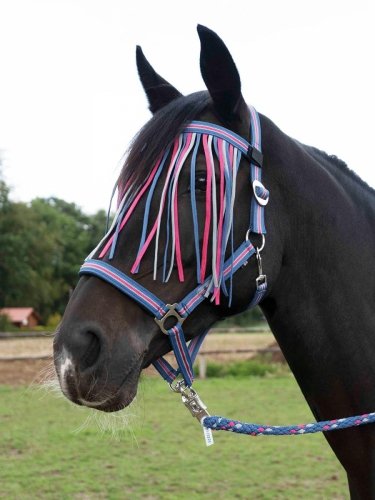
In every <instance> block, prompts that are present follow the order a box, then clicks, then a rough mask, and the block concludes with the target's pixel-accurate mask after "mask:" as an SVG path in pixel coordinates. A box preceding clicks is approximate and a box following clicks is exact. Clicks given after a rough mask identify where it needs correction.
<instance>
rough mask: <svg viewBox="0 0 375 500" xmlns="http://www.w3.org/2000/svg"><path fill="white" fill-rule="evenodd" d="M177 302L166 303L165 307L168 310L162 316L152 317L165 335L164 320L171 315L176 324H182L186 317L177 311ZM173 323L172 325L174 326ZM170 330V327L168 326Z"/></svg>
mask: <svg viewBox="0 0 375 500" xmlns="http://www.w3.org/2000/svg"><path fill="white" fill-rule="evenodd" d="M178 305H179V304H177V303H175V304H166V306H167V308H168V311H167V312H166V313H165V314H164V316H163V317H162V318H160V319H158V318H154V320H155V323H156V324H157V325H158V327H159V328H160V330H161V331H162V332H163V333H165V334H166V335H168V330H167V329H166V328H165V327H164V323H165V321H166V320H167V319H168V318H170V317H173V318H175V319H176V320H177V321H176V325H177V324H180V325H182V323H183V322H184V321H185V319H186V318H183V317H182V316H181V315H180V314H179V313H178V312H177V310H176V309H177V307H178ZM176 325H174V326H176ZM171 328H173V327H171ZM169 330H170V328H169Z"/></svg>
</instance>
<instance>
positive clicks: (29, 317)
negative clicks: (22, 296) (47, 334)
mask: <svg viewBox="0 0 375 500" xmlns="http://www.w3.org/2000/svg"><path fill="white" fill-rule="evenodd" d="M0 315H1V316H7V317H8V319H9V321H10V322H11V323H12V324H13V325H14V326H18V327H19V328H21V327H30V328H32V327H33V326H36V325H37V324H38V323H39V321H40V317H39V314H38V313H37V312H35V311H34V309H33V308H32V307H4V308H3V309H0Z"/></svg>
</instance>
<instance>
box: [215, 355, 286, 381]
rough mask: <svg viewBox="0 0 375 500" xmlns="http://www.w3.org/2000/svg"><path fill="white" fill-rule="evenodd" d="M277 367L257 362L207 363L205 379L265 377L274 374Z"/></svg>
mask: <svg viewBox="0 0 375 500" xmlns="http://www.w3.org/2000/svg"><path fill="white" fill-rule="evenodd" d="M276 371H277V366H276V365H274V364H271V363H264V362H262V361H259V360H255V359H254V360H248V361H234V362H231V363H226V364H219V363H212V362H210V363H207V372H206V376H207V377H228V376H229V377H251V376H253V377H265V376H266V375H268V374H271V373H275V372H276Z"/></svg>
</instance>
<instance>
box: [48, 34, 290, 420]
mask: <svg viewBox="0 0 375 500" xmlns="http://www.w3.org/2000/svg"><path fill="white" fill-rule="evenodd" d="M198 34H199V37H200V41H201V56H200V67H201V73H202V77H203V80H204V82H205V84H206V87H207V90H206V91H203V92H197V93H194V94H191V95H188V96H183V95H182V94H181V93H180V92H179V91H178V90H177V89H175V88H174V87H173V86H172V85H171V84H170V83H168V82H167V81H166V80H165V79H164V78H162V77H161V76H159V75H158V74H157V73H156V72H155V70H154V69H153V68H152V66H151V65H150V63H149V62H148V61H147V59H146V58H145V56H144V54H143V52H142V50H141V48H140V47H137V67H138V72H139V77H140V80H141V82H142V85H143V88H144V90H145V93H146V96H147V99H148V102H149V108H150V111H151V112H152V114H153V116H152V118H151V119H150V121H149V122H148V123H146V125H145V126H144V127H143V128H142V129H141V131H140V132H139V133H138V135H137V136H136V137H135V139H134V141H133V143H132V145H131V148H130V150H129V154H128V156H127V158H126V160H125V164H124V167H123V169H122V172H121V174H120V177H119V180H118V182H117V192H118V209H117V213H116V216H115V219H114V221H113V224H112V227H111V228H110V229H109V230H108V232H107V234H106V236H105V238H104V239H103V240H102V241H101V242H100V243H99V245H98V246H97V248H96V249H95V250H94V251H93V253H92V254H91V255H90V258H89V260H88V261H87V263H86V264H84V266H83V267H82V270H81V278H80V280H79V282H78V285H77V287H76V289H75V291H74V293H73V295H72V297H71V299H70V302H69V304H68V306H67V308H66V311H65V314H64V317H63V320H62V323H61V325H60V328H59V330H58V332H57V334H56V336H55V342H54V359H55V366H56V371H57V374H58V377H59V380H60V385H61V388H62V390H63V392H64V394H65V395H66V396H67V397H68V398H69V399H70V400H72V401H73V402H75V403H77V404H80V405H86V406H90V407H94V408H96V409H99V410H104V411H116V410H119V409H121V408H123V407H124V406H126V405H128V404H129V403H130V402H131V401H132V399H133V398H134V396H135V394H136V391H137V383H138V379H139V376H140V373H141V371H142V369H143V368H145V367H147V366H148V365H150V364H151V363H155V362H156V361H157V360H158V359H159V358H160V357H161V356H162V355H164V354H165V353H167V352H168V351H170V350H171V348H172V343H171V338H170V335H168V333H171V332H172V333H173V331H174V330H173V329H175V330H176V331H177V327H178V328H180V327H181V328H180V330H181V331H178V332H177V334H181V335H182V341H183V342H184V341H185V340H186V341H188V340H191V339H193V340H194V339H197V338H199V337H200V336H201V335H202V333H203V332H206V331H207V330H208V329H209V328H210V327H211V326H212V325H213V324H214V323H215V322H217V321H219V320H221V319H224V318H225V317H227V316H230V315H233V314H236V313H239V312H242V311H244V310H246V309H247V308H248V307H249V304H250V303H253V304H255V303H256V302H257V301H259V300H260V297H262V298H263V295H264V291H265V288H263V292H262V293H261V294H260V295H259V297H257V295H256V294H257V278H258V279H259V278H260V277H261V278H262V279H263V281H262V283H260V284H259V281H258V285H260V287H262V286H263V287H264V285H265V283H264V281H265V276H264V275H263V273H262V268H261V266H260V252H259V250H260V249H261V250H262V258H263V268H264V269H266V270H267V278H268V289H269V288H270V286H272V280H273V276H276V274H277V269H278V267H279V265H280V259H281V257H280V255H281V247H282V240H281V239H280V237H279V236H277V235H278V234H281V233H280V232H276V231H272V233H273V236H272V245H268V241H267V245H266V246H265V247H264V249H263V248H261V247H263V246H264V245H263V243H264V234H265V227H264V219H263V209H264V206H265V205H266V204H267V201H268V191H267V190H266V189H265V188H264V186H263V184H262V182H263V181H264V179H263V180H262V182H261V181H260V175H261V170H262V168H263V169H264V170H265V181H267V182H265V183H266V184H267V183H268V187H269V189H270V190H271V189H273V187H272V186H271V184H272V182H271V179H269V174H267V169H268V167H269V165H268V164H267V160H265V165H264V166H263V167H261V164H262V155H261V153H260V151H259V150H260V144H259V145H258V144H255V143H254V141H259V142H260V138H259V137H258V138H257V134H258V135H259V134H260V125H259V123H260V122H259V120H262V122H263V120H264V118H263V117H261V118H259V117H258V115H257V114H256V112H255V111H254V110H253V114H254V113H255V115H254V116H253V122H252V115H251V109H249V107H248V106H247V105H246V103H245V100H244V98H243V96H242V93H241V81H240V77H239V74H238V71H237V68H236V66H235V64H234V62H233V59H232V57H231V55H230V53H229V51H228V49H227V47H226V46H225V45H224V43H223V41H222V40H221V39H220V38H219V37H218V36H217V35H216V34H215V33H214V32H212V31H211V30H209V29H207V28H205V27H202V26H198ZM254 120H255V121H254ZM256 126H258V128H259V130H258V131H256V130H251V128H253V129H254V128H256ZM266 129H267V121H265V122H264V123H262V131H263V133H264V130H266ZM252 169H254V171H253V173H251V170H252ZM255 181H256V182H255ZM268 181H270V182H268ZM252 204H253V205H252ZM276 211H277V210H276V208H275V204H271V203H270V204H269V206H267V225H268V226H271V227H272V225H274V224H275V222H273V215H272V214H273V213H275V212H276ZM241 252H242V254H241ZM252 255H254V257H253V258H252V259H250V257H251V256H252ZM255 256H257V259H256V258H255ZM249 259H250V260H249ZM247 261H249V265H246V264H247ZM121 287H123V288H122V289H121ZM124 287H125V288H126V289H125V288H124ZM258 288H259V287H258ZM124 290H125V291H124ZM121 291H124V293H121ZM189 294H190V296H189ZM254 295H255V297H257V298H256V299H254ZM187 296H189V300H190V303H189V306H187V305H186V301H185V302H184V303H183V307H182V306H181V301H182V300H184V298H186V297H187ZM197 297H198V298H199V301H198V302H197V303H196V304H195V303H194V307H193V306H191V305H190V304H191V303H193V302H194V301H195V300H196V298H197ZM145 301H146V302H147V301H148V302H152V301H154V302H156V305H155V304H154V305H150V304H149V303H146V304H145ZM159 301H160V303H159ZM160 304H163V305H160ZM165 304H168V311H166V310H164V309H163V307H164V305H165ZM170 304H180V306H179V307H180V309H178V312H176V308H175V307H174V306H169V305H170ZM159 312H160V314H159ZM155 319H156V320H157V321H155ZM182 321H183V333H182ZM166 333H167V335H166ZM181 335H180V337H179V338H177V341H180V340H181ZM177 341H176V342H177ZM184 352H186V349H185V351H184V349H183V348H182V356H184ZM155 366H156V365H155ZM159 367H160V365H159ZM187 376H189V375H187Z"/></svg>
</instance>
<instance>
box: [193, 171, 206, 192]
mask: <svg viewBox="0 0 375 500" xmlns="http://www.w3.org/2000/svg"><path fill="white" fill-rule="evenodd" d="M206 183H207V173H206V172H197V175H196V177H195V190H196V191H206Z"/></svg>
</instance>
